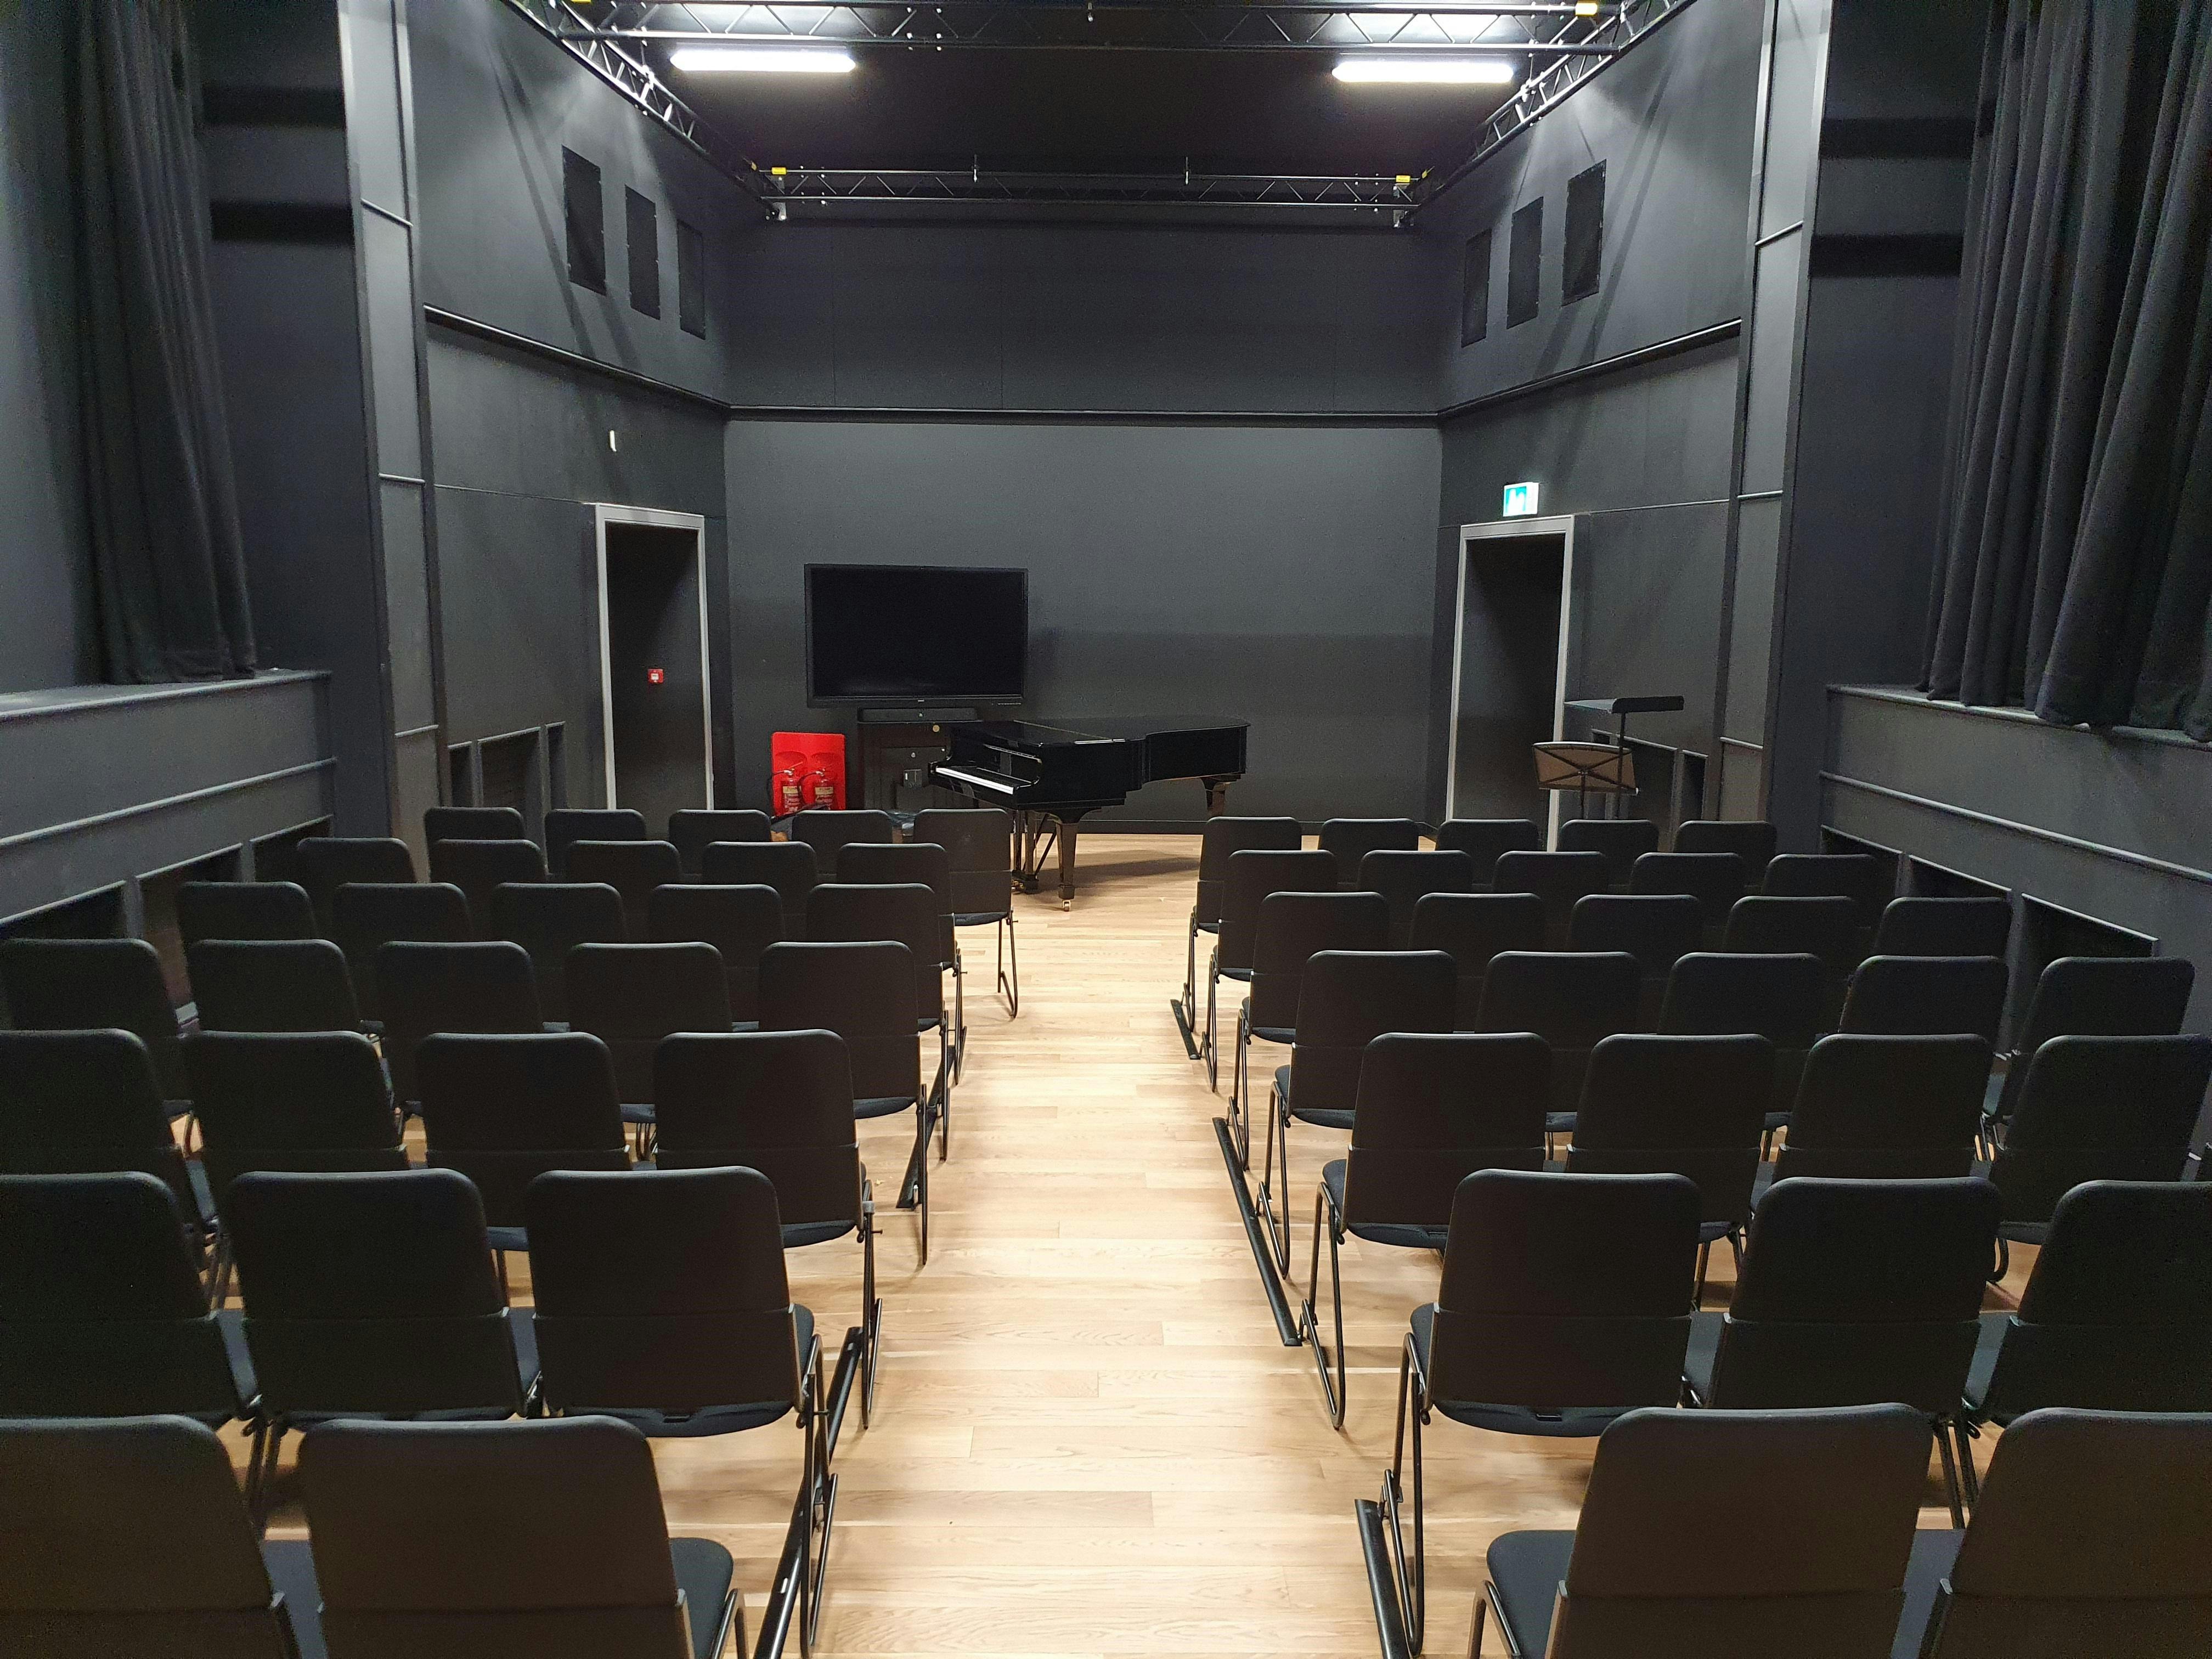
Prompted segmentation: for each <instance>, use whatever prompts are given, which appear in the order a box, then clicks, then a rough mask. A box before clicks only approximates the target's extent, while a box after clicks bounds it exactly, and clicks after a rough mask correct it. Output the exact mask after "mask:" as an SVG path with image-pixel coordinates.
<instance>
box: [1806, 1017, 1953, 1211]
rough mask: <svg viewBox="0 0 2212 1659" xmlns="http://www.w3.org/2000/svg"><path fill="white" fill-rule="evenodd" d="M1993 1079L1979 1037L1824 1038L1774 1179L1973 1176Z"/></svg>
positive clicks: (1812, 1058)
mask: <svg viewBox="0 0 2212 1659" xmlns="http://www.w3.org/2000/svg"><path fill="white" fill-rule="evenodd" d="M1989 1080H1990V1045H1989V1044H1988V1043H1987V1042H1984V1041H1983V1040H1982V1039H1981V1038H1980V1037H1978V1036H1966V1035H1958V1036H1862V1035H1859V1034H1857V1033H1844V1034H1838V1035H1837V1036H1825V1037H1822V1038H1821V1039H1820V1041H1819V1042H1816V1043H1814V1045H1813V1047H1812V1049H1811V1050H1810V1052H1808V1054H1806V1056H1805V1066H1804V1070H1803V1072H1802V1073H1801V1074H1800V1076H1799V1078H1798V1081H1797V1096H1796V1104H1795V1107H1794V1109H1793V1110H1792V1112H1791V1115H1790V1139H1789V1140H1788V1142H1787V1143H1786V1144H1785V1145H1784V1146H1783V1148H1782V1151H1781V1152H1780V1154H1779V1156H1778V1158H1776V1160H1775V1166H1774V1175H1775V1179H1777V1180H1781V1179H1784V1177H1786V1176H1845V1177H1850V1178H1857V1179H1863V1180H1869V1181H1871V1180H1881V1179H1893V1178H1899V1177H1912V1176H1919V1177H1923V1178H1930V1179H1932V1178H1935V1177H1937V1176H1964V1175H1972V1173H1973V1169H1974V1133H1975V1131H1976V1129H1978V1127H1980V1124H1981V1121H1982V1101H1983V1097H1984V1093H1985V1091H1987V1089H1988V1086H1989Z"/></svg>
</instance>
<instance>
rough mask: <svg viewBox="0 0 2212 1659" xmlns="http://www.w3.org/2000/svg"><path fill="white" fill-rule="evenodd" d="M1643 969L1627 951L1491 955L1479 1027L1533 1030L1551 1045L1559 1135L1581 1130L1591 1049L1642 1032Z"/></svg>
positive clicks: (1554, 1122)
mask: <svg viewBox="0 0 2212 1659" xmlns="http://www.w3.org/2000/svg"><path fill="white" fill-rule="evenodd" d="M1643 986H1644V969H1643V966H1642V964H1641V963H1638V961H1637V960H1636V958H1635V957H1632V956H1630V955H1629V954H1628V953H1627V952H1626V951H1587V952H1579V951H1502V952H1500V953H1499V954H1498V955H1497V956H1495V957H1492V958H1491V963H1490V974H1489V976H1488V978H1486V980H1485V981H1483V987H1482V1006H1481V1007H1480V1008H1479V1009H1478V1010H1476V1012H1475V1024H1476V1025H1477V1026H1478V1028H1480V1030H1485V1031H1534V1033H1535V1034H1536V1035H1537V1036H1540V1037H1541V1038H1543V1039H1544V1041H1545V1042H1548V1043H1550V1044H1551V1045H1552V1109H1551V1112H1550V1114H1549V1115H1548V1116H1547V1120H1546V1121H1547V1127H1549V1128H1550V1129H1551V1130H1552V1132H1553V1133H1564V1132H1565V1131H1566V1130H1568V1129H1571V1128H1573V1127H1574V1124H1575V1108H1576V1107H1577V1105H1579V1104H1580V1103H1581V1101H1582V1096H1583V1073H1586V1072H1587V1071H1589V1054H1590V1050H1591V1049H1593V1048H1595V1047H1597V1045H1598V1044H1599V1043H1600V1042H1602V1041H1603V1040H1604V1039H1605V1038H1607V1037H1609V1036H1614V1035H1615V1034H1617V1033H1619V1032H1622V1031H1632V1030H1635V1029H1636V1009H1637V1004H1638V1000H1639V999H1640V998H1641V996H1642V994H1643Z"/></svg>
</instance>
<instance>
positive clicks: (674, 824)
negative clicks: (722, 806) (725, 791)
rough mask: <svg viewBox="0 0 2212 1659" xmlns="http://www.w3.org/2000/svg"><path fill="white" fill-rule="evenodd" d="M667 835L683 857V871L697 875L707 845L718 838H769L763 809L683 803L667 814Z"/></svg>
mask: <svg viewBox="0 0 2212 1659" xmlns="http://www.w3.org/2000/svg"><path fill="white" fill-rule="evenodd" d="M668 839H669V841H670V842H671V844H672V845H673V846H674V847H675V848H676V850H677V852H678V854H681V855H682V857H683V860H684V874H685V875H687V876H696V875H697V874H698V873H699V871H700V865H701V862H702V860H704V859H705V857H706V856H707V849H708V848H709V847H712V846H713V845H714V843H715V842H718V841H730V842H755V843H758V842H765V841H767V840H769V816H768V814H767V813H765V812H754V811H715V810H713V809H711V808H708V807H704V806H684V807H679V808H678V810H677V811H673V812H671V813H670V814H669V815H668Z"/></svg>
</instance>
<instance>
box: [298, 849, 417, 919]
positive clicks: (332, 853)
mask: <svg viewBox="0 0 2212 1659" xmlns="http://www.w3.org/2000/svg"><path fill="white" fill-rule="evenodd" d="M294 856H295V858H297V859H298V860H299V866H300V884H301V886H302V887H304V888H306V889H307V896H308V898H309V899H311V900H313V902H314V906H315V920H316V921H318V922H319V923H320V924H321V925H322V928H323V931H324V933H325V937H327V936H328V934H329V932H330V927H331V920H332V912H331V900H332V899H333V898H334V897H335V896H337V890H338V889H339V888H340V887H342V886H343V885H344V884H346V883H347V882H349V881H413V880H414V879H415V878H416V876H417V875H418V874H419V873H420V872H417V871H416V868H415V854H413V853H411V852H410V851H409V850H408V848H407V843H406V842H404V841H401V840H399V839H398V837H397V836H307V838H306V839H305V840H303V841H301V842H299V843H298V844H297V845H296V846H295V848H294Z"/></svg>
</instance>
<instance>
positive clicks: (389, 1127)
mask: <svg viewBox="0 0 2212 1659" xmlns="http://www.w3.org/2000/svg"><path fill="white" fill-rule="evenodd" d="M185 1062H186V1064H187V1065H188V1066H190V1067H191V1074H192V1105H193V1109H194V1110H195V1112H196V1113H197V1116H198V1118H199V1124H200V1137H201V1147H200V1162H201V1163H202V1164H204V1166H205V1168H206V1170H207V1182H208V1192H209V1195H210V1197H211V1198H212V1199H213V1200H214V1201H215V1207H216V1212H218V1213H220V1212H222V1203H223V1197H224V1194H227V1193H228V1192H229V1190H230V1183H231V1182H234V1181H235V1180H237V1179H238V1177H239V1176H242V1175H244V1174H245V1173H246V1171H247V1170H291V1171H294V1172H295V1173H296V1172H305V1171H310V1170H404V1169H405V1168H406V1167H407V1149H406V1147H405V1146H402V1145H401V1144H400V1139H399V1123H398V1119H397V1118H396V1117H395V1116H394V1115H393V1114H392V1094H391V1091H390V1090H389V1088H388V1087H387V1086H386V1083H385V1079H384V1067H383V1066H382V1064H381V1063H380V1062H379V1060H377V1057H376V1049H375V1048H374V1046H372V1045H371V1044H370V1042H369V1040H368V1038H367V1037H365V1036H361V1035H360V1034H359V1033H357V1032H354V1031H300V1032H294V1031H208V1032H203V1033H202V1034H201V1035H200V1036H196V1037H194V1038H193V1039H192V1040H191V1042H189V1043H187V1044H186V1045H185ZM217 1283H218V1287H219V1288H220V1285H221V1276H220V1275H218V1279H217Z"/></svg>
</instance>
